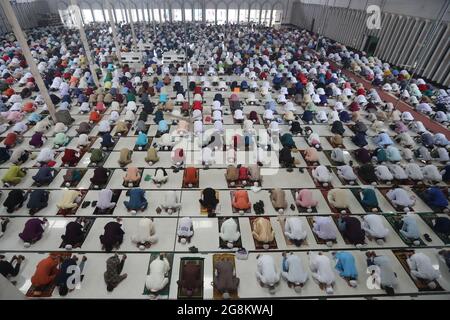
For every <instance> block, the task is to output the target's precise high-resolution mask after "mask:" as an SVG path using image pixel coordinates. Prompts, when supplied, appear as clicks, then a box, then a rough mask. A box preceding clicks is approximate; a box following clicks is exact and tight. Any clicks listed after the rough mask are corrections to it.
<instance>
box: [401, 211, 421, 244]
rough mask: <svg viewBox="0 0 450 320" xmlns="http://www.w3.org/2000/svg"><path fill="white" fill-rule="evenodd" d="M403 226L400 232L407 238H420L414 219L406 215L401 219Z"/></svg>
mask: <svg viewBox="0 0 450 320" xmlns="http://www.w3.org/2000/svg"><path fill="white" fill-rule="evenodd" d="M402 221H403V226H402V231H403V232H405V233H406V235H407V237H408V238H411V239H418V238H419V237H420V232H419V227H418V226H417V222H416V219H414V218H413V217H411V216H409V215H406V216H405V217H403V219H402Z"/></svg>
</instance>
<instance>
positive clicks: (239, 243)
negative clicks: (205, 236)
mask: <svg viewBox="0 0 450 320" xmlns="http://www.w3.org/2000/svg"><path fill="white" fill-rule="evenodd" d="M227 219H228V218H225V217H220V218H219V219H218V225H219V233H220V229H221V228H222V224H223V223H224V221H225V220H227ZM232 219H233V220H234V222H236V224H237V230H238V231H239V232H241V228H240V227H239V219H238V218H232ZM219 247H220V249H226V250H230V248H228V247H227V242H226V241H223V240H222V238H221V237H220V236H219ZM233 248H242V237H239V239H238V240H237V241H235V242H233Z"/></svg>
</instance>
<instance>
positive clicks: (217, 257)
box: [211, 253, 239, 300]
mask: <svg viewBox="0 0 450 320" xmlns="http://www.w3.org/2000/svg"><path fill="white" fill-rule="evenodd" d="M220 261H229V262H231V264H232V265H233V267H234V269H235V270H236V261H235V256H234V254H233V253H216V254H214V255H213V272H212V274H213V275H214V271H215V268H214V266H215V265H216V264H217V263H218V262H220ZM213 277H214V276H213ZM211 285H212V287H213V288H214V291H213V299H214V300H222V299H223V296H222V293H220V291H219V290H217V288H216V286H215V285H214V278H213V281H212V282H211ZM228 293H229V294H230V299H232V300H236V299H239V296H238V291H237V290H234V291H231V292H228Z"/></svg>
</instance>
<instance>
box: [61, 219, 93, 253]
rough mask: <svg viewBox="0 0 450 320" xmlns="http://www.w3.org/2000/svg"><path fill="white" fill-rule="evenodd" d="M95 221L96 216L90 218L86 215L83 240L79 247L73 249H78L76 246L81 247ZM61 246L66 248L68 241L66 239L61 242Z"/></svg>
mask: <svg viewBox="0 0 450 320" xmlns="http://www.w3.org/2000/svg"><path fill="white" fill-rule="evenodd" d="M94 222H95V218H90V217H84V228H83V229H84V234H83V241H81V244H80V246H79V247H74V248H72V249H76V248H81V246H82V245H83V243H84V241H85V240H86V238H87V236H88V234H89V231H90V230H91V228H92V226H93V225H94ZM59 247H60V248H65V247H66V243H65V242H64V241H62V242H61V245H60V246H59Z"/></svg>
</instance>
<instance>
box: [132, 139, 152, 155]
mask: <svg viewBox="0 0 450 320" xmlns="http://www.w3.org/2000/svg"><path fill="white" fill-rule="evenodd" d="M151 146H152V138H149V139H148V143H147V144H146V145H145V146H141V147H142V150H139V146H137V145H134V148H133V151H137V152H144V151H147V150H148V148H150V147H151Z"/></svg>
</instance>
